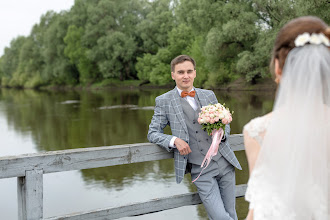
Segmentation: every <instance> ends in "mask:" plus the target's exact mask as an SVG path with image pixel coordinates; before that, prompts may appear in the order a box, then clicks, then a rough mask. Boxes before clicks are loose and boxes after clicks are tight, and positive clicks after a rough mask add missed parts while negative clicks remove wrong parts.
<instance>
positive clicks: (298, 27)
mask: <svg viewBox="0 0 330 220" xmlns="http://www.w3.org/2000/svg"><path fill="white" fill-rule="evenodd" d="M306 32H307V33H309V34H312V33H323V34H324V35H325V36H326V37H327V38H329V39H330V27H329V26H328V25H327V24H326V23H325V22H324V21H323V20H321V19H320V18H318V17H315V16H304V17H299V18H296V19H293V20H291V21H289V22H288V23H287V24H286V25H284V26H283V27H282V28H281V30H280V31H279V33H278V34H277V37H276V40H275V44H274V48H273V52H272V59H271V62H270V70H271V72H272V73H273V74H274V69H275V59H278V60H279V67H280V68H281V69H283V66H284V64H285V59H286V57H287V55H288V53H289V52H290V51H291V50H292V49H293V48H294V47H295V44H294V41H295V39H296V38H297V36H298V35H301V34H303V33H306Z"/></svg>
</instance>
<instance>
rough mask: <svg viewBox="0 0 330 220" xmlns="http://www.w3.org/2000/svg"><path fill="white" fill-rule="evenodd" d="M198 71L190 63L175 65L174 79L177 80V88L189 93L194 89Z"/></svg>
mask: <svg viewBox="0 0 330 220" xmlns="http://www.w3.org/2000/svg"><path fill="white" fill-rule="evenodd" d="M195 77H196V70H195V68H194V65H193V64H192V63H191V62H190V61H184V62H182V63H178V64H176V65H175V68H174V72H172V79H173V80H175V83H176V86H177V87H178V88H179V89H181V90H183V91H187V92H189V91H190V90H191V89H192V88H193V84H194V79H195Z"/></svg>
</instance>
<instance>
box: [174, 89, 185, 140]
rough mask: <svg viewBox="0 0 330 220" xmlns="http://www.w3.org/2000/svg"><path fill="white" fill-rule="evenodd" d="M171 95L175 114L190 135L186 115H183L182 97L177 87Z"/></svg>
mask: <svg viewBox="0 0 330 220" xmlns="http://www.w3.org/2000/svg"><path fill="white" fill-rule="evenodd" d="M171 95H172V99H171V103H172V106H173V109H174V112H175V114H176V116H177V117H178V119H179V121H180V123H181V125H182V127H183V129H184V130H185V131H186V132H187V133H188V128H187V125H186V122H185V121H184V115H183V110H182V105H181V101H180V96H179V94H178V90H177V88H176V87H175V88H174V89H173V90H172V94H171Z"/></svg>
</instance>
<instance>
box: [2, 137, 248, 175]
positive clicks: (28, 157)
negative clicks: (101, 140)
mask: <svg viewBox="0 0 330 220" xmlns="http://www.w3.org/2000/svg"><path fill="white" fill-rule="evenodd" d="M229 141H230V142H231V143H232V148H233V149H234V150H242V149H244V146H243V138H242V135H231V136H230V138H229ZM168 158H173V153H169V152H167V151H165V150H164V149H163V148H161V147H159V146H157V145H155V144H151V143H139V144H129V145H117V146H106V147H92V148H79V149H71V150H62V151H49V152H44V153H37V154H25V155H19V156H8V157H0V179H2V178H10V177H20V176H24V175H25V171H26V170H33V169H41V170H43V172H44V173H53V172H61V171H69V170H81V169H90V168H97V167H106V166H115V165H120V164H130V163H137V162H145V161H153V160H162V159H168Z"/></svg>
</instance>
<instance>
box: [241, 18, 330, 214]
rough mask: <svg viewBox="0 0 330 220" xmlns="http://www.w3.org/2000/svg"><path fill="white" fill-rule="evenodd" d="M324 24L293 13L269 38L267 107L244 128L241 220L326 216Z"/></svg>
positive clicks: (328, 157)
mask: <svg viewBox="0 0 330 220" xmlns="http://www.w3.org/2000/svg"><path fill="white" fill-rule="evenodd" d="M329 38H330V28H329V26H328V25H327V24H325V23H324V22H323V21H322V20H321V19H319V18H317V17H312V16H306V17H299V18H297V19H294V20H291V21H290V22H289V23H287V24H286V25H285V26H284V27H283V28H282V29H281V30H280V32H279V33H278V36H277V38H276V41H275V45H274V49H273V55H272V62H271V69H272V70H273V72H274V73H275V81H276V83H277V84H278V90H277V94H276V100H275V104H274V109H273V111H272V112H271V113H269V114H267V115H265V116H262V117H258V118H255V119H253V120H251V121H250V122H249V123H248V124H247V125H245V126H244V129H243V134H244V144H245V148H246V155H247V159H248V164H249V170H250V179H249V181H248V188H247V192H246V200H247V201H249V202H250V207H249V209H250V211H249V214H248V216H247V219H248V220H252V219H254V220H289V219H290V220H291V219H292V220H298V219H299V220H305V219H306V220H327V219H330V215H329V213H330V201H329V199H330V191H329V190H330V179H329V177H330V173H329V172H330V42H329Z"/></svg>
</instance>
